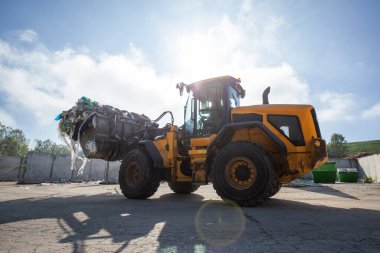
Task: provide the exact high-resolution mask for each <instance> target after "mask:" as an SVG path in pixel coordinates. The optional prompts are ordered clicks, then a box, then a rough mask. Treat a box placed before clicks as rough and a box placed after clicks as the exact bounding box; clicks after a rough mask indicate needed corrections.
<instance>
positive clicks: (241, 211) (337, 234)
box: [0, 194, 380, 252]
mask: <svg viewBox="0 0 380 253" xmlns="http://www.w3.org/2000/svg"><path fill="white" fill-rule="evenodd" d="M77 213H84V214H85V216H86V219H84V220H80V219H78V217H77V216H76V214H77ZM0 214H1V216H0V225H1V224H7V223H11V222H16V221H26V220H38V219H46V218H53V219H56V220H57V222H58V226H59V227H60V228H61V229H62V230H63V231H66V232H65V234H67V235H66V236H65V237H64V238H63V239H60V240H58V241H57V243H70V244H71V245H72V251H73V252H83V251H88V252H91V251H92V250H91V248H90V249H88V248H86V247H87V246H86V245H88V244H91V241H93V240H102V239H111V240H112V245H113V246H115V245H117V248H115V250H113V251H114V252H122V251H123V250H125V249H126V248H127V247H131V245H132V246H133V245H134V242H133V240H134V239H137V238H144V237H148V235H149V236H150V237H152V236H153V237H154V236H156V237H157V240H158V242H159V245H158V250H157V251H158V252H262V251H270V252H272V251H273V252H294V251H319V252H320V251H328V252H329V251H336V250H337V249H339V250H340V251H350V252H352V251H354V252H355V251H357V252H359V251H361V252H362V251H365V252H375V251H376V249H379V248H380V227H379V224H380V212H379V211H373V210H366V209H357V208H356V209H342V208H333V207H326V206H320V205H310V204H306V203H303V202H297V201H290V200H280V199H271V200H269V201H268V202H266V203H265V204H263V205H262V206H261V207H260V208H239V207H234V206H232V205H227V204H225V203H223V202H221V201H204V198H203V197H202V196H201V195H197V194H192V195H188V196H179V195H176V194H164V195H162V196H160V197H159V198H156V199H150V200H145V201H144V200H143V201H141V200H128V199H125V198H124V197H123V196H121V195H111V194H99V195H90V196H85V195H81V196H74V197H66V198H65V197H50V198H45V199H38V200H36V199H21V200H12V201H5V202H2V203H1V205H0ZM65 224H67V226H68V227H69V228H70V231H69V230H68V229H67V228H66V227H65V226H66V225H65ZM157 224H161V227H160V228H157ZM100 231H106V232H107V233H100ZM36 232H38V231H36ZM142 240H144V239H142ZM136 245H137V246H138V244H136ZM137 246H136V247H137ZM138 251H141V249H138ZM147 251H149V248H147Z"/></svg>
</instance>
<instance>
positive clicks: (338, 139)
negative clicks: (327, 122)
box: [328, 133, 347, 158]
mask: <svg viewBox="0 0 380 253" xmlns="http://www.w3.org/2000/svg"><path fill="white" fill-rule="evenodd" d="M346 143H347V141H346V140H345V138H344V136H343V135H341V134H338V133H334V134H333V135H331V139H330V143H329V145H328V149H329V155H330V156H332V157H339V158H341V157H346V156H347V145H346Z"/></svg>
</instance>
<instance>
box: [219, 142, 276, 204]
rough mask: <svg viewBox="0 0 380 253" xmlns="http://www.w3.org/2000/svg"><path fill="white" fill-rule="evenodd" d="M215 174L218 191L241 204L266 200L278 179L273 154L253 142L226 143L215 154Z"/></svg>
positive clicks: (224, 196) (259, 202)
mask: <svg viewBox="0 0 380 253" xmlns="http://www.w3.org/2000/svg"><path fill="white" fill-rule="evenodd" d="M212 173H213V174H212V175H213V186H214V188H215V190H216V193H217V194H218V195H219V196H220V197H221V198H222V199H223V200H226V201H233V202H235V203H236V204H238V205H240V206H257V205H260V204H261V203H263V202H264V201H265V200H267V199H268V198H269V197H270V194H271V193H272V192H273V191H274V187H275V184H274V182H276V181H277V180H276V179H277V178H276V173H275V171H274V168H273V163H272V159H271V157H270V156H269V155H268V154H267V153H266V152H265V151H264V150H263V149H262V148H260V147H259V146H258V145H256V144H254V143H250V142H233V143H230V144H228V145H226V146H225V147H224V148H223V149H222V150H221V151H220V153H219V154H218V155H217V156H216V157H215V159H214V162H213V165H212Z"/></svg>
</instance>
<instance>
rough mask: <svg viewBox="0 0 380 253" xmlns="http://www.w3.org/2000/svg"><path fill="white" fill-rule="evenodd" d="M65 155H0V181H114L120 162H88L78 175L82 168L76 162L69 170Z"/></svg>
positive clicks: (78, 161) (78, 162)
mask: <svg viewBox="0 0 380 253" xmlns="http://www.w3.org/2000/svg"><path fill="white" fill-rule="evenodd" d="M70 164H71V157H70V156H69V155H53V154H48V153H34V152H30V153H29V154H28V155H27V157H26V159H25V158H22V157H16V156H0V181H19V182H20V183H42V182H67V181H74V182H75V181H97V180H100V181H105V182H107V183H116V182H117V181H118V175H119V167H120V162H119V161H117V162H106V161H104V160H99V159H91V160H89V161H88V162H87V164H86V165H85V167H84V169H83V173H82V174H79V173H78V169H79V168H80V167H81V165H82V161H81V160H79V159H78V160H77V161H76V163H75V168H74V170H73V171H71V169H70Z"/></svg>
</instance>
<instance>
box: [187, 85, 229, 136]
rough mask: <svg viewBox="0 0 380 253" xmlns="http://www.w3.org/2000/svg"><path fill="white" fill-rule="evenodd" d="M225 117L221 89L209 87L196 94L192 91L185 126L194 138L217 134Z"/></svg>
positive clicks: (188, 100) (188, 101)
mask: <svg viewBox="0 0 380 253" xmlns="http://www.w3.org/2000/svg"><path fill="white" fill-rule="evenodd" d="M223 117H224V104H223V97H222V89H221V88H220V87H209V88H207V89H204V90H202V92H197V93H196V94H194V93H193V92H192V91H190V94H189V97H188V99H187V103H186V107H185V124H184V126H185V129H186V131H188V132H189V133H190V134H191V135H192V136H197V137H206V136H210V135H211V134H213V133H216V131H217V129H218V125H219V124H220V122H221V121H222V119H223Z"/></svg>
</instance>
